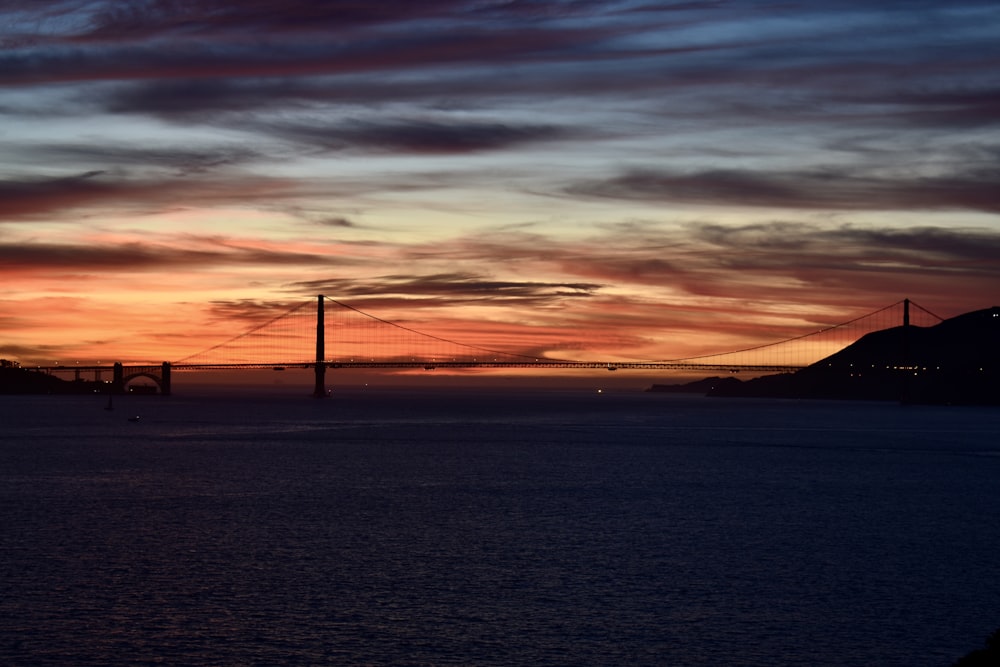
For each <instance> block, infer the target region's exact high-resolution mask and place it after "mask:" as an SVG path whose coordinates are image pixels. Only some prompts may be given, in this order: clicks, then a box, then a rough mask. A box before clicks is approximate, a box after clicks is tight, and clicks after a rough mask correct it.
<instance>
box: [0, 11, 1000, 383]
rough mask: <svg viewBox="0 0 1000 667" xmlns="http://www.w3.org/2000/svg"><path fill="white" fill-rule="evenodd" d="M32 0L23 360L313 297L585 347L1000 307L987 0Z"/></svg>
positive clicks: (7, 101) (230, 329)
mask: <svg viewBox="0 0 1000 667" xmlns="http://www.w3.org/2000/svg"><path fill="white" fill-rule="evenodd" d="M15 7H17V8H15V9H11V8H0V47H2V48H0V118H2V123H0V145H2V146H3V150H2V160H0V277H2V283H0V285H2V287H0V357H3V358H5V359H11V360H16V361H18V362H20V363H22V364H25V365H29V364H51V363H53V362H54V361H55V360H67V359H68V360H72V361H74V362H76V361H79V362H81V363H82V362H86V363H94V362H97V361H100V360H104V361H107V360H123V361H124V360H146V361H163V360H170V361H175V360H179V359H182V358H185V357H187V356H189V355H192V354H195V353H197V352H199V351H200V350H203V349H205V348H207V347H210V346H212V345H214V344H216V343H220V342H222V341H224V340H226V339H228V338H230V337H232V336H234V335H237V334H239V333H240V332H242V331H245V330H247V329H249V328H251V327H253V326H256V325H258V324H260V323H262V322H265V321H267V320H269V319H271V318H273V317H275V316H277V315H278V314H279V313H281V312H283V311H286V310H288V309H289V308H291V307H293V306H294V305H296V304H298V303H301V302H304V301H309V300H310V299H315V296H316V295H317V294H325V295H328V296H330V297H331V298H333V299H337V300H338V301H342V302H344V303H347V304H350V305H351V306H353V307H356V308H360V309H362V310H364V311H366V312H368V313H371V314H374V315H376V316H378V317H379V318H383V319H385V320H390V321H393V322H400V323H402V324H405V325H406V326H408V327H412V328H414V329H417V330H420V331H425V332H428V333H430V334H433V335H435V336H440V337H443V338H447V339H449V340H455V341H461V342H465V343H468V344H470V345H474V346H481V347H483V348H487V349H499V350H504V351H509V352H511V353H516V354H524V355H547V356H551V357H557V358H565V359H580V360H603V359H609V358H613V359H621V360H656V359H676V358H681V357H688V356H693V355H699V354H708V353H715V352H725V351H728V350H736V349H741V348H745V347H749V346H753V345H759V344H763V343H768V342H773V341H777V340H781V339H783V338H789V337H792V336H796V335H800V334H803V333H807V332H810V331H815V330H817V329H820V328H823V327H824V326H828V325H832V324H836V323H839V322H843V321H846V320H849V319H851V318H853V317H857V316H859V315H862V314H864V313H866V312H869V311H872V310H875V309H877V308H880V307H883V306H886V305H889V304H891V303H894V302H896V301H899V300H900V299H902V298H904V297H909V298H911V299H913V300H914V301H916V302H918V303H919V304H921V305H922V306H924V307H926V308H928V309H930V310H931V311H933V312H935V313H937V314H939V315H941V316H944V317H950V316H954V315H957V314H960V313H962V312H966V311H969V310H974V309H979V308H985V307H989V306H992V305H994V304H996V303H997V302H998V288H1000V261H998V258H1000V216H998V213H1000V138H998V137H1000V135H998V129H1000V79H998V75H997V71H998V70H997V62H998V56H1000V40H998V39H997V26H998V25H1000V6H998V5H997V3H995V2H992V1H985V0H982V1H978V0H961V1H959V2H938V3H934V2H932V3H919V4H917V5H913V4H912V3H896V2H875V3H871V2H828V1H820V2H794V3H785V4H783V5H781V7H780V10H779V9H776V8H774V7H772V6H769V5H764V4H761V3H756V2H740V1H736V2H723V3H719V2H676V3H675V2H660V3H645V2H631V1H628V0H622V1H614V0H606V1H601V2H590V1H588V2H582V1H580V2H577V1H566V2H471V1H469V0H436V1H434V2H379V3H357V2H340V1H336V0H335V1H330V2H324V3H316V2H312V1H311V0H290V1H287V0H283V1H281V2H278V1H277V0H275V1H273V2H254V3H242V2H231V1H229V0H227V1H225V2H223V1H221V0H206V1H204V2H192V3H177V2H168V1H166V0H146V1H137V2H130V3H118V2H110V1H106V2H91V1H89V0H88V1H86V2H84V1H83V0H41V1H39V2H32V3H15ZM405 352H406V351H405V350H401V351H400V353H405ZM337 353H338V354H350V353H351V351H350V349H344V350H339V351H337ZM389 354H392V352H391V351H390V352H389Z"/></svg>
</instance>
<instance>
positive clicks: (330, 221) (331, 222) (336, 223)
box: [316, 217, 355, 227]
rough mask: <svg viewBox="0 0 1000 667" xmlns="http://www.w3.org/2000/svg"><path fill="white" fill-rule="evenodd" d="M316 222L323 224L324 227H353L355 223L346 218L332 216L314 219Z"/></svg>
mask: <svg viewBox="0 0 1000 667" xmlns="http://www.w3.org/2000/svg"><path fill="white" fill-rule="evenodd" d="M316 222H317V224H320V225H323V226H325V227H354V226H355V224H354V223H353V222H351V221H350V220H348V219H347V218H341V217H334V218H323V219H321V220H317V221H316Z"/></svg>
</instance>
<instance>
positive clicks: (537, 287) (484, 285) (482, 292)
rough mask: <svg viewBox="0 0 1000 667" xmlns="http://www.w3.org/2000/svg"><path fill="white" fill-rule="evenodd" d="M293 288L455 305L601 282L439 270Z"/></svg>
mask: <svg viewBox="0 0 1000 667" xmlns="http://www.w3.org/2000/svg"><path fill="white" fill-rule="evenodd" d="M290 288H292V289H294V290H295V291H297V292H300V293H303V294H317V293H322V294H326V295H328V296H331V297H332V298H337V299H340V298H344V299H351V298H358V299H361V300H362V301H363V303H365V304H372V303H378V304H382V305H385V304H386V300H387V298H388V299H391V300H392V301H394V302H399V303H406V304H408V305H433V306H451V305H459V304H472V303H477V304H483V303H500V302H503V303H519V304H524V305H530V304H541V303H546V302H553V301H561V300H563V299H566V298H579V297H589V296H592V295H593V294H594V293H595V292H596V291H597V290H599V289H600V288H601V285H598V284H595V283H562V282H555V283H552V282H535V281H503V280H489V279H486V278H484V277H483V276H480V275H477V274H473V273H439V274H431V275H387V276H379V277H376V278H370V279H351V278H335V279H328V280H315V281H302V282H297V283H294V284H292V285H290ZM352 303H354V301H353V300H352Z"/></svg>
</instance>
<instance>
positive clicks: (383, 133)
mask: <svg viewBox="0 0 1000 667" xmlns="http://www.w3.org/2000/svg"><path fill="white" fill-rule="evenodd" d="M268 129H269V131H270V134H272V135H275V136H280V137H283V138H285V139H290V140H295V141H298V142H301V143H304V144H307V145H310V146H321V147H324V148H327V149H331V150H343V149H348V148H356V149H364V150H374V151H388V152H401V153H418V154H419V153H427V154H447V153H453V154H461V153H475V152H481V151H490V150H499V149H503V148H508V147H512V146H517V145H520V144H526V143H533V142H540V141H552V140H555V139H559V138H563V137H565V136H567V135H568V134H569V132H568V131H567V130H565V129H561V128H556V127H552V126H543V125H521V126H518V125H512V124H504V123H484V122H447V121H430V120H428V121H419V120H415V121H407V120H400V121H382V122H367V121H359V120H352V121H348V122H345V123H338V124H333V125H303V124H269V125H268Z"/></svg>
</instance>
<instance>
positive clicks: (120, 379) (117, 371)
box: [111, 361, 125, 394]
mask: <svg viewBox="0 0 1000 667" xmlns="http://www.w3.org/2000/svg"><path fill="white" fill-rule="evenodd" d="M111 393H112V394H124V393H125V367H124V366H122V362H120V361H116V362H115V368H114V374H113V375H112V379H111Z"/></svg>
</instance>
